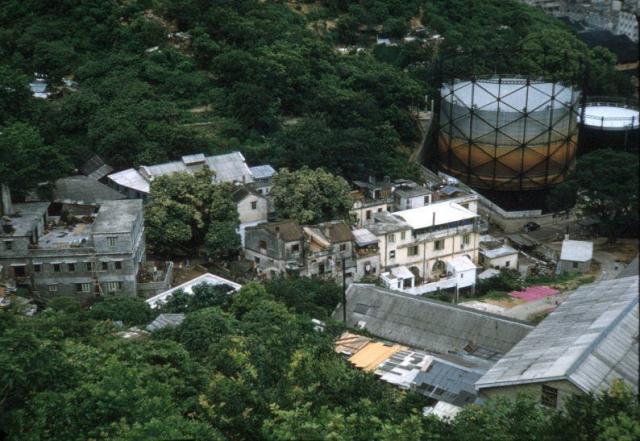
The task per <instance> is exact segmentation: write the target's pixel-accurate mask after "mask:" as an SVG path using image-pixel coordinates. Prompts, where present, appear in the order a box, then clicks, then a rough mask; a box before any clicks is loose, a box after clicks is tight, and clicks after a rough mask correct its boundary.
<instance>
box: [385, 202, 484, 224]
mask: <svg viewBox="0 0 640 441" xmlns="http://www.w3.org/2000/svg"><path fill="white" fill-rule="evenodd" d="M392 216H395V217H396V218H399V219H400V220H403V221H404V222H406V223H407V225H409V227H411V228H412V229H413V230H422V229H425V228H430V227H437V226H443V225H448V226H456V225H455V224H456V223H459V222H463V221H469V220H472V219H475V218H477V217H478V215H477V214H476V213H474V212H472V211H470V210H468V209H466V208H464V207H462V206H460V205H458V204H456V203H454V202H450V201H444V202H437V203H434V204H429V205H425V206H424V207H419V208H412V209H411V210H405V211H396V212H395V213H393V214H392Z"/></svg>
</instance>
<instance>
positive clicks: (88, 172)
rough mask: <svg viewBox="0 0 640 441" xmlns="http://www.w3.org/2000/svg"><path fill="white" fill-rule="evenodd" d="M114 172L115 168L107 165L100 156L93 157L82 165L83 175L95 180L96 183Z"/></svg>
mask: <svg viewBox="0 0 640 441" xmlns="http://www.w3.org/2000/svg"><path fill="white" fill-rule="evenodd" d="M112 171H113V167H111V166H109V165H107V164H105V163H104V161H103V160H102V158H101V157H100V156H98V155H93V156H92V157H91V158H89V160H88V161H87V162H85V163H84V164H83V165H82V167H80V172H81V173H82V174H83V175H85V176H88V177H89V178H91V179H95V180H96V181H97V180H99V179H102V178H104V177H105V176H106V175H108V174H109V173H111V172H112Z"/></svg>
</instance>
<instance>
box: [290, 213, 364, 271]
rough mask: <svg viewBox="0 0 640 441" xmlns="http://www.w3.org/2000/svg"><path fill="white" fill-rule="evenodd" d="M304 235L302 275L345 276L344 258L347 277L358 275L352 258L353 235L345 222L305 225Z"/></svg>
mask: <svg viewBox="0 0 640 441" xmlns="http://www.w3.org/2000/svg"><path fill="white" fill-rule="evenodd" d="M302 230H303V231H304V234H305V247H304V269H303V270H302V272H301V275H303V276H308V277H313V276H317V277H322V278H325V279H335V280H336V281H339V280H341V279H342V261H343V260H344V261H345V271H346V274H345V277H346V279H348V281H351V280H353V278H354V276H355V264H354V261H353V235H352V234H351V229H350V228H349V226H348V225H347V224H346V223H344V222H343V221H332V222H324V223H321V224H318V225H312V226H307V227H303V228H302Z"/></svg>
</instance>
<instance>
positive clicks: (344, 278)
mask: <svg viewBox="0 0 640 441" xmlns="http://www.w3.org/2000/svg"><path fill="white" fill-rule="evenodd" d="M346 260H347V259H346V258H345V257H343V258H342V322H343V323H344V325H345V326H346V325H347V271H346V267H347V265H346Z"/></svg>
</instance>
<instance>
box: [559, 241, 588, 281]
mask: <svg viewBox="0 0 640 441" xmlns="http://www.w3.org/2000/svg"><path fill="white" fill-rule="evenodd" d="M592 258H593V242H586V241H583V240H569V239H565V240H564V241H562V251H561V252H560V260H559V261H558V265H557V267H556V272H557V273H558V274H562V273H564V272H567V273H572V272H573V273H575V272H580V273H584V272H587V271H589V270H590V269H591V259H592Z"/></svg>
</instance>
